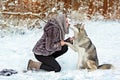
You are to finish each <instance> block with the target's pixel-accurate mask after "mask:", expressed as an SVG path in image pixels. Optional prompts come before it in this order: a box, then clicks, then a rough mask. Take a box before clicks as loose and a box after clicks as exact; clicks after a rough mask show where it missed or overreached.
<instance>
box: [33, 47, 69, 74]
mask: <svg viewBox="0 0 120 80" xmlns="http://www.w3.org/2000/svg"><path fill="white" fill-rule="evenodd" d="M67 50H68V46H67V45H64V46H62V49H61V50H60V51H56V52H55V53H53V54H52V55H49V56H42V55H36V54H35V57H36V59H37V60H38V61H40V62H42V64H41V67H40V69H43V70H46V71H55V72H60V70H61V67H60V65H59V63H58V62H57V61H56V60H55V58H57V57H59V56H61V55H62V54H64V53H65V52H67Z"/></svg>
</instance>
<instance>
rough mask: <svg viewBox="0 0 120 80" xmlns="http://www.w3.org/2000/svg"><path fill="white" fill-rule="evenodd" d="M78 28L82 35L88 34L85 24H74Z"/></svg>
mask: <svg viewBox="0 0 120 80" xmlns="http://www.w3.org/2000/svg"><path fill="white" fill-rule="evenodd" d="M74 26H75V27H76V28H77V29H78V31H79V34H80V35H86V36H87V33H86V31H85V28H84V24H82V23H81V24H79V23H78V24H76V25H74Z"/></svg>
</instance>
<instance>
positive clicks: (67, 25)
mask: <svg viewBox="0 0 120 80" xmlns="http://www.w3.org/2000/svg"><path fill="white" fill-rule="evenodd" d="M68 20H69V19H68V18H66V27H67V28H68V27H69V25H70V23H69V21H68Z"/></svg>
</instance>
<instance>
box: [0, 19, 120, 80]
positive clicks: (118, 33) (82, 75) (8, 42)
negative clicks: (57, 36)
mask: <svg viewBox="0 0 120 80" xmlns="http://www.w3.org/2000/svg"><path fill="white" fill-rule="evenodd" d="M84 23H85V29H86V31H87V34H88V36H89V37H90V39H91V40H92V42H93V43H94V45H95V46H96V48H97V54H98V58H99V63H100V64H104V63H110V64H113V65H114V66H115V69H111V70H95V71H92V72H88V71H87V70H86V69H85V70H77V69H76V65H77V53H76V52H74V51H73V50H72V49H70V48H69V50H68V52H67V53H65V54H64V55H62V56H60V57H59V58H57V61H58V62H59V63H60V65H61V67H62V71H61V72H58V73H55V72H53V71H51V72H46V71H42V70H40V71H39V72H31V71H28V72H27V73H23V72H22V71H23V70H25V69H26V67H27V63H28V60H29V59H33V60H35V61H37V60H36V59H35V58H34V55H33V53H32V48H33V47H34V45H35V43H36V42H37V40H39V38H40V37H41V35H42V33H43V30H42V29H33V30H25V33H24V34H17V33H15V34H8V35H6V36H4V37H0V70H2V69H5V68H7V69H14V70H17V71H18V74H14V75H12V76H9V77H6V76H0V80H120V77H119V76H120V69H119V68H120V51H119V50H120V23H119V22H117V21H86V22H84ZM0 33H1V32H0ZM3 34H4V33H3ZM68 36H73V32H72V31H71V30H70V34H68V35H66V37H68Z"/></svg>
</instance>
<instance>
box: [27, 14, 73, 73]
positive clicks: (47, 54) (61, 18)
mask: <svg viewBox="0 0 120 80" xmlns="http://www.w3.org/2000/svg"><path fill="white" fill-rule="evenodd" d="M68 28H69V23H68V18H67V17H66V15H65V14H59V15H54V16H52V18H50V19H49V20H48V22H47V24H46V25H45V27H44V33H43V35H42V37H41V38H40V40H39V41H38V42H37V43H36V45H35V47H34V48H33V52H34V55H35V58H36V59H37V60H38V61H39V62H35V61H32V60H29V63H28V67H27V69H28V70H32V69H35V70H39V69H43V70H46V71H55V72H59V71H60V70H61V66H60V65H59V63H58V62H57V61H56V60H55V59H56V58H57V57H59V56H61V55H62V54H64V53H65V52H66V51H67V50H68V46H67V45H66V42H65V41H67V42H69V41H71V40H70V38H68V39H67V40H64V38H65V34H67V33H68V30H69V29H68Z"/></svg>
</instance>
